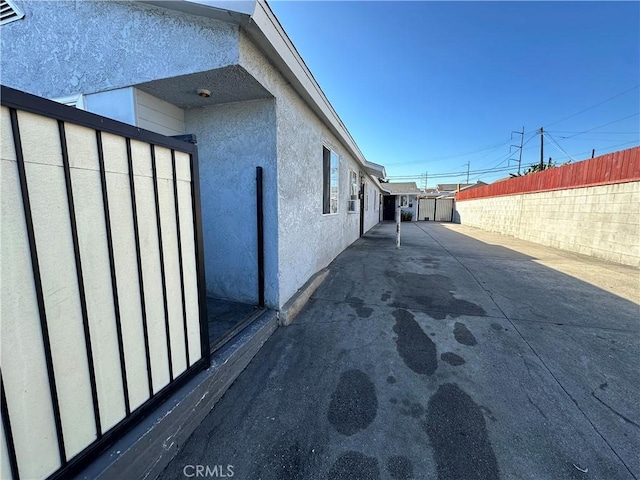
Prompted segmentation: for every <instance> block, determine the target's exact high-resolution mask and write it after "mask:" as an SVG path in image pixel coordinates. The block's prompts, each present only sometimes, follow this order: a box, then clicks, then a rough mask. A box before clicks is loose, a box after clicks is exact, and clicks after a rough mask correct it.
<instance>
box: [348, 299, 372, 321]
mask: <svg viewBox="0 0 640 480" xmlns="http://www.w3.org/2000/svg"><path fill="white" fill-rule="evenodd" d="M346 301H347V303H350V304H351V305H352V306H353V307H354V308H355V310H356V314H357V315H358V317H360V318H369V317H370V316H371V314H372V313H373V308H370V307H365V306H364V300H362V299H361V298H358V297H347V298H346Z"/></svg>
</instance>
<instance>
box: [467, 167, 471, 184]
mask: <svg viewBox="0 0 640 480" xmlns="http://www.w3.org/2000/svg"><path fill="white" fill-rule="evenodd" d="M470 165H471V161H468V162H467V185H469V166H470Z"/></svg>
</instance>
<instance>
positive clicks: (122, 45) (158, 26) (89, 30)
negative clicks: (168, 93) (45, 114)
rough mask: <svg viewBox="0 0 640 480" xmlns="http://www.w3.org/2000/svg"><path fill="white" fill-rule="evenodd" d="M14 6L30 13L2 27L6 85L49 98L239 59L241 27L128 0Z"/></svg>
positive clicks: (19, 1) (0, 38) (21, 0)
mask: <svg viewBox="0 0 640 480" xmlns="http://www.w3.org/2000/svg"><path fill="white" fill-rule="evenodd" d="M16 4H17V6H18V7H19V8H20V9H21V10H22V11H23V12H24V13H25V17H24V18H23V19H22V20H18V21H15V22H11V23H9V24H7V25H3V26H2V35H1V36H0V42H1V43H0V46H1V49H2V56H1V60H0V65H1V67H2V83H3V84H4V85H7V86H9V87H13V88H17V89H19V90H24V91H26V92H29V93H33V94H35V95H39V96H42V97H45V98H55V97H62V96H65V95H72V94H76V93H93V92H99V91H105V90H111V89H115V88H121V87H128V86H130V85H135V84H138V83H141V82H145V81H150V80H155V79H159V78H166V77H174V76H177V75H183V74H188V73H194V72H200V71H207V70H211V69H215V68H219V67H223V66H228V65H234V64H237V63H238V55H239V54H238V32H239V28H238V26H237V25H232V24H227V23H224V22H220V21H216V20H213V19H206V18H202V17H197V16H193V15H186V14H182V13H179V12H174V11H170V10H166V9H161V8H156V7H150V6H146V5H140V4H134V3H129V2H127V3H124V2H110V1H106V2H97V1H90V2H85V1H78V2H75V1H56V2H41V1H29V2H27V1H24V0H16ZM52 25H55V28H52Z"/></svg>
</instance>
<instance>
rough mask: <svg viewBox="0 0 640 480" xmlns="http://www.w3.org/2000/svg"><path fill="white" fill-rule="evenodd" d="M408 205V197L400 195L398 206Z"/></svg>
mask: <svg viewBox="0 0 640 480" xmlns="http://www.w3.org/2000/svg"><path fill="white" fill-rule="evenodd" d="M408 205H409V197H408V196H407V195H401V196H400V206H401V207H406V206H408Z"/></svg>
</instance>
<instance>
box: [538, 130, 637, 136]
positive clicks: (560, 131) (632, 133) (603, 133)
mask: <svg viewBox="0 0 640 480" xmlns="http://www.w3.org/2000/svg"><path fill="white" fill-rule="evenodd" d="M548 131H549V130H547V132H548ZM551 133H553V134H556V133H576V134H578V133H583V132H575V131H573V132H572V131H568V130H551ZM593 133H594V134H598V135H601V134H602V135H638V134H640V132H638V131H635V132H593Z"/></svg>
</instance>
